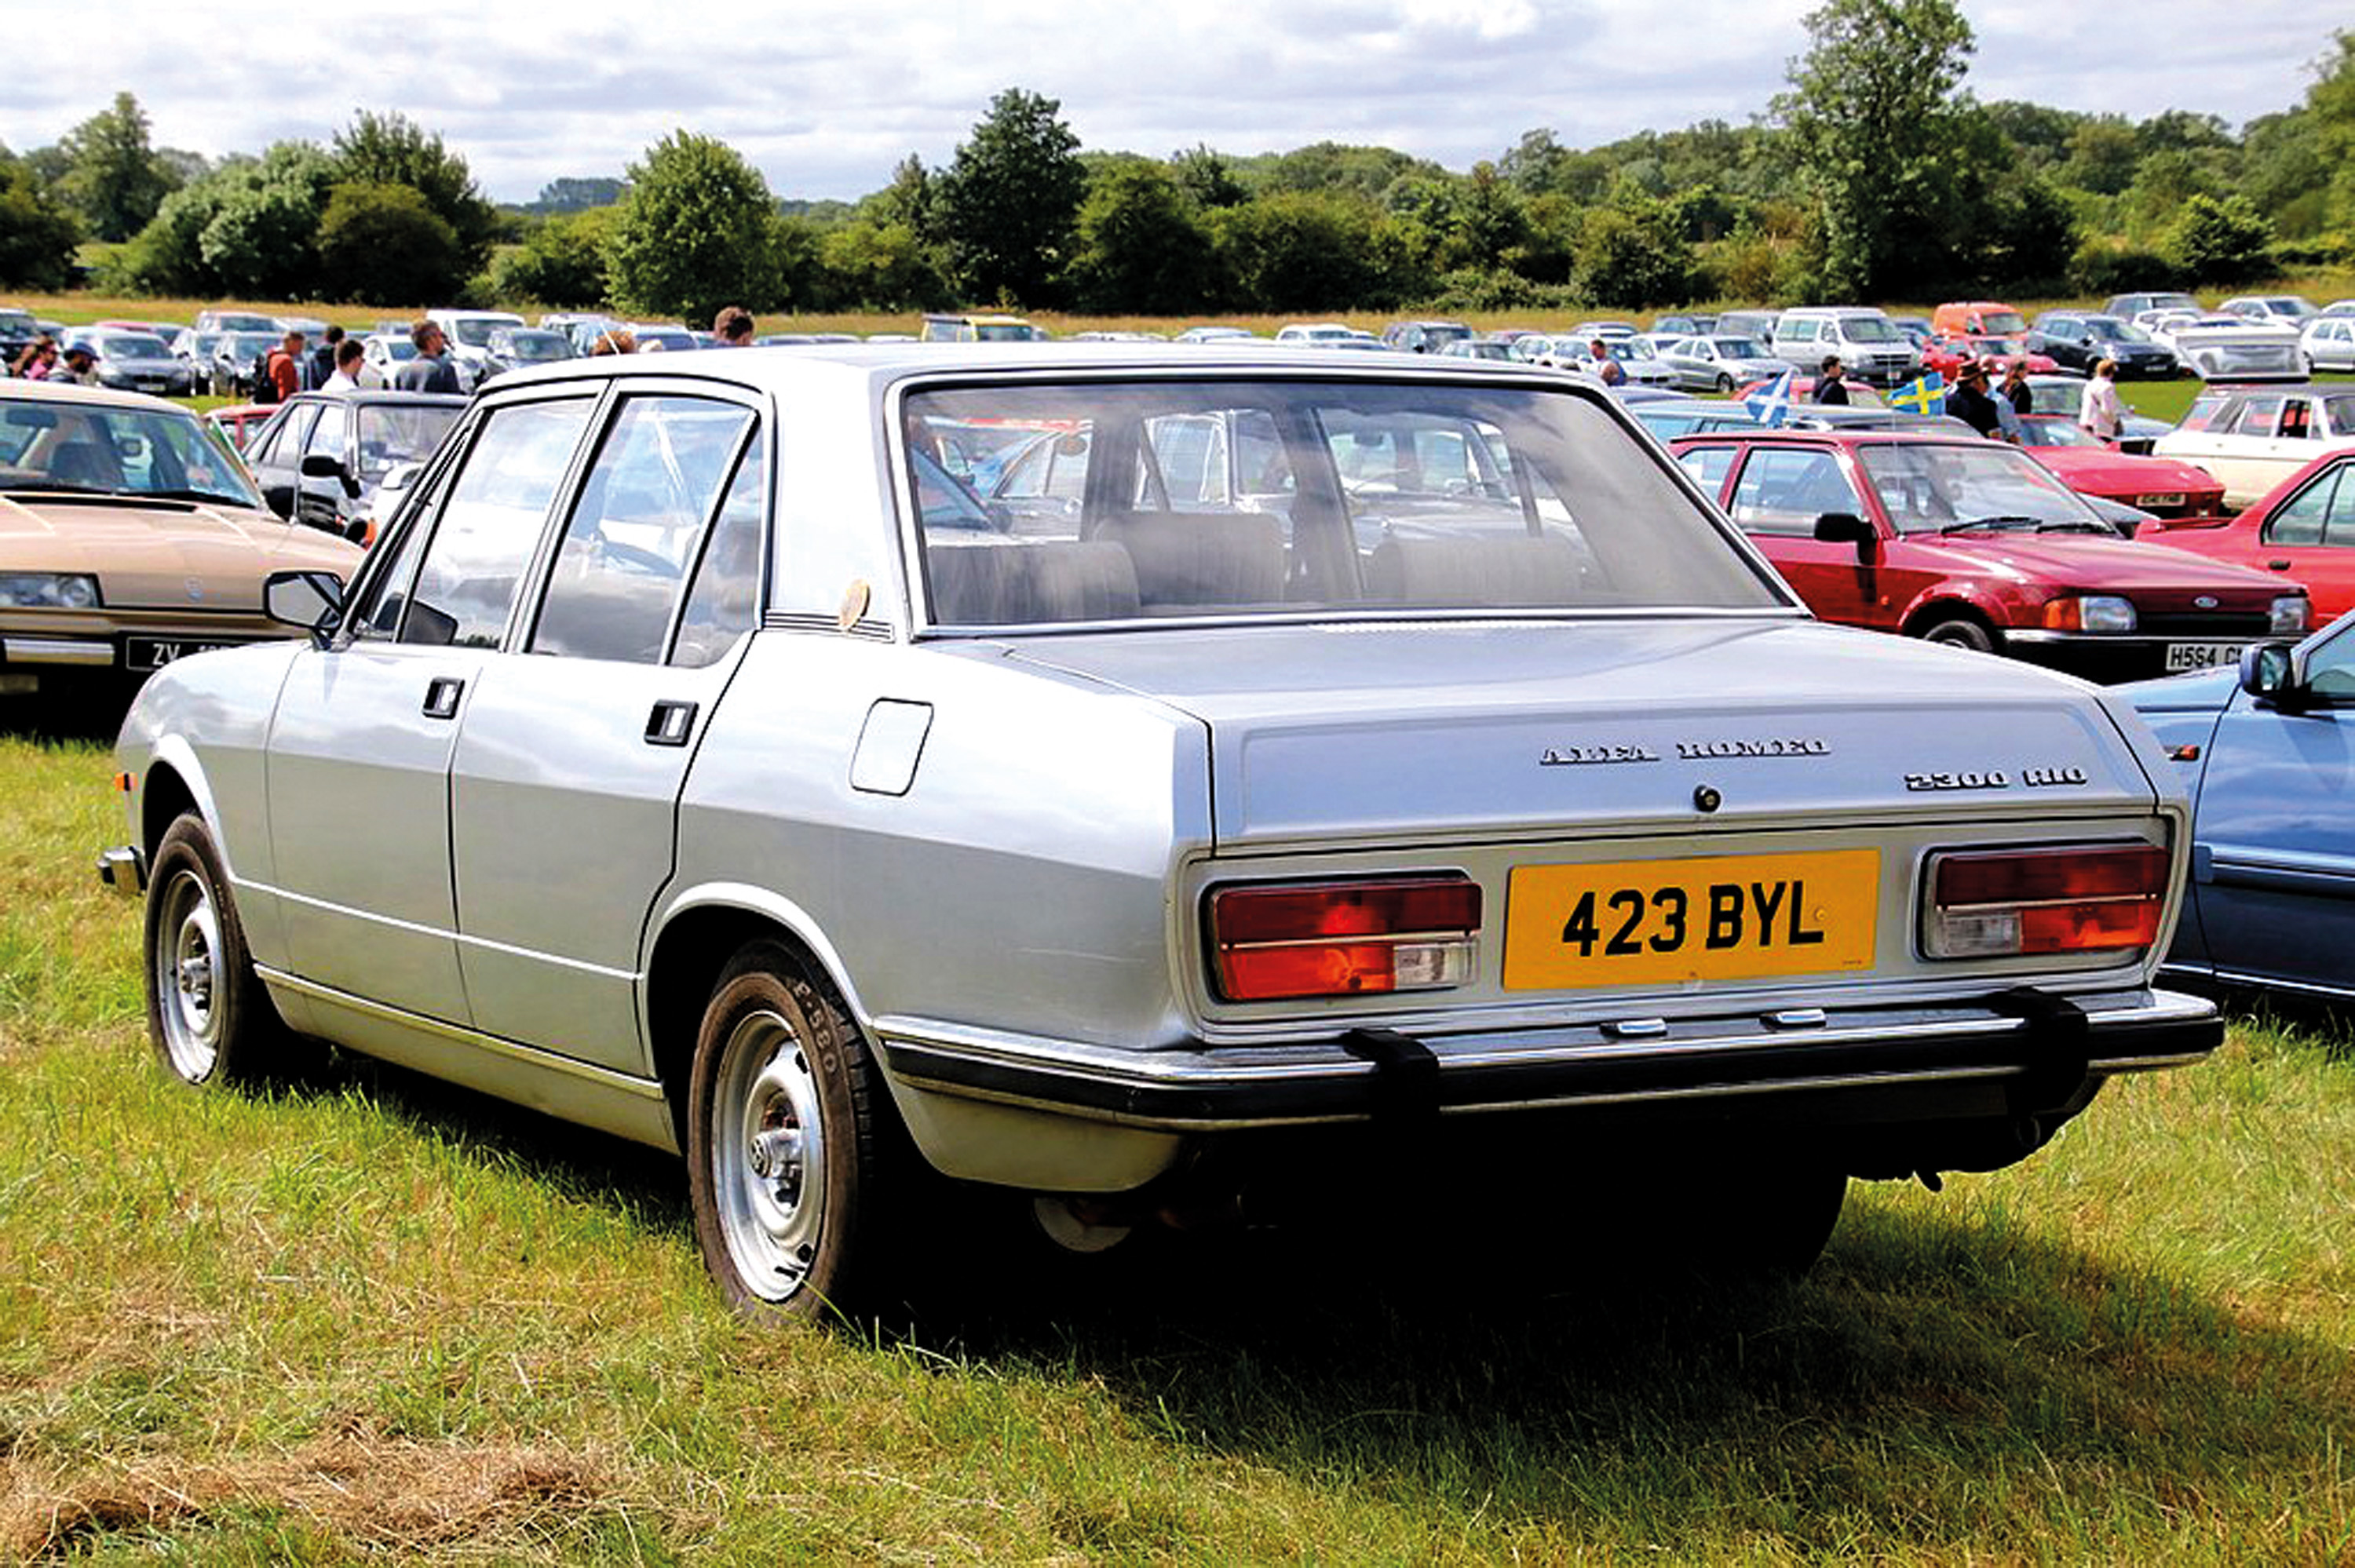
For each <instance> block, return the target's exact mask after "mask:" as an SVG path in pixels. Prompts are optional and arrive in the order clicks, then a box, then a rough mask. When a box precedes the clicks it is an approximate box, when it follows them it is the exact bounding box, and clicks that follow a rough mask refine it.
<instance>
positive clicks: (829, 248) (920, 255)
mask: <svg viewBox="0 0 2355 1568" xmlns="http://www.w3.org/2000/svg"><path fill="white" fill-rule="evenodd" d="M818 263H819V277H820V280H821V284H820V286H821V290H822V291H823V293H824V294H825V295H826V298H827V299H828V301H829V302H834V303H837V304H840V305H844V306H853V307H855V306H864V307H866V308H868V309H869V310H879V311H936V310H943V309H945V308H946V307H947V306H948V305H949V304H950V303H951V302H953V300H954V298H955V293H956V291H955V290H954V289H952V288H951V287H950V286H949V278H948V272H947V270H946V269H944V268H943V266H942V264H941V255H940V251H939V250H938V249H936V248H934V247H932V246H931V245H927V244H926V243H925V242H924V240H923V238H922V236H920V235H918V234H917V232H916V230H915V229H914V228H912V227H911V226H910V225H909V224H906V223H902V222H896V221H892V222H884V221H879V220H877V219H874V218H866V217H858V218H853V219H852V220H851V221H850V222H848V223H846V224H844V225H843V226H842V227H841V228H834V229H829V230H827V231H826V235H825V237H824V238H821V239H820V240H819V241H818Z"/></svg>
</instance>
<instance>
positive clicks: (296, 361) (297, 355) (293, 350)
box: [253, 332, 304, 403]
mask: <svg viewBox="0 0 2355 1568" xmlns="http://www.w3.org/2000/svg"><path fill="white" fill-rule="evenodd" d="M303 343H304V338H303V334H301V333H299V332H290V333H288V334H286V336H285V337H284V338H283V339H282V340H281V341H280V343H279V344H278V346H277V347H276V348H274V349H272V351H271V352H270V355H269V356H268V357H267V358H265V359H263V360H262V362H261V375H262V378H263V379H264V380H266V381H268V382H269V383H270V385H269V386H268V387H255V388H254V389H253V390H254V398H253V400H254V401H255V402H257V403H283V402H284V401H286V399H287V398H289V397H293V396H294V394H295V393H297V392H300V391H301V390H303Z"/></svg>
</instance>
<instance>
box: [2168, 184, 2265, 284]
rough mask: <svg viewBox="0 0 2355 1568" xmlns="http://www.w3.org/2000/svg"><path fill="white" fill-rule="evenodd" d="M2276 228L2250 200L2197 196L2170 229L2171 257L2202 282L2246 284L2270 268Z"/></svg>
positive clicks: (2186, 206) (2188, 275)
mask: <svg viewBox="0 0 2355 1568" xmlns="http://www.w3.org/2000/svg"><path fill="white" fill-rule="evenodd" d="M2273 239H2274V226H2273V224H2272V223H2271V222H2270V221H2268V220H2267V219H2266V217H2264V214H2262V213H2260V212H2259V211H2257V209H2256V208H2255V207H2252V206H2251V205H2250V204H2249V200H2248V198H2247V197H2246V196H2226V197H2225V198H2224V199H2223V200H2222V201H2218V200H2216V199H2215V198H2214V197H2212V196H2192V197H2191V198H2190V200H2188V201H2186V202H2185V203H2184V204H2183V210H2182V212H2181V213H2180V214H2179V215H2178V216H2177V217H2176V220H2175V222H2174V223H2173V224H2172V225H2170V226H2169V228H2168V231H2167V241H2166V244H2165V246H2164V247H2163V249H2164V250H2165V252H2166V254H2167V259H2168V260H2170V261H2172V262H2174V263H2175V265H2176V266H2177V267H2179V268H2180V269H2181V270H2182V271H2183V273H2184V275H2185V276H2187V277H2189V278H2190V279H2192V280H2193V281H2195V282H2200V283H2226V284H2230V283H2245V282H2247V281H2249V280H2250V279H2252V278H2257V277H2262V276H2263V275H2264V272H2265V270H2266V259H2265V247H2266V246H2268V245H2271V244H2272V243H2273Z"/></svg>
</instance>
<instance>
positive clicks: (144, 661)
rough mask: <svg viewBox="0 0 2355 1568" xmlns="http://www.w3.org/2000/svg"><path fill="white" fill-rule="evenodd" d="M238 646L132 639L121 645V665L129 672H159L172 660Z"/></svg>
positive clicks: (192, 640)
mask: <svg viewBox="0 0 2355 1568" xmlns="http://www.w3.org/2000/svg"><path fill="white" fill-rule="evenodd" d="M240 646H242V644H240V643H236V642H208V641H204V640H203V639H202V638H197V637H185V638H184V637H133V638H131V639H130V640H129V641H126V642H125V643H124V644H123V667H124V668H125V669H130V670H160V669H162V668H163V667H164V666H165V665H166V664H168V663H170V662H172V661H173V660H175V659H185V658H186V657H187V656H188V655H189V654H191V653H209V652H212V651H213V650H215V649H217V648H236V647H240Z"/></svg>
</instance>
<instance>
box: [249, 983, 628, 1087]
mask: <svg viewBox="0 0 2355 1568" xmlns="http://www.w3.org/2000/svg"><path fill="white" fill-rule="evenodd" d="M253 968H254V972H255V973H256V974H258V975H260V976H261V980H262V982H263V983H264V984H266V985H270V986H272V987H276V988H280V989H282V990H285V991H292V992H293V993H294V994H295V995H297V996H305V997H312V998H315V999H316V1000H318V1001H326V1002H333V1003H334V1004H335V1005H336V1006H337V1007H345V1008H349V1009H350V1010H351V1011H352V1012H361V1013H366V1014H368V1016H369V1017H371V1018H380V1019H383V1020H384V1021H385V1022H388V1023H398V1024H400V1025H401V1026H402V1027H403V1028H408V1029H416V1030H421V1031H423V1032H424V1033H429V1034H437V1035H440V1036H441V1037H442V1039H444V1040H451V1041H454V1042H456V1043H458V1044H462V1045H472V1046H474V1047H476V1048H477V1049H479V1050H483V1051H487V1052H489V1053H490V1054H493V1055H495V1056H505V1057H506V1058H508V1059H509V1060H511V1061H517V1062H522V1063H525V1064H527V1065H530V1066H534V1067H541V1068H545V1069H547V1070H548V1071H549V1072H552V1073H562V1074H564V1075H566V1076H568V1077H574V1078H580V1079H581V1080H583V1081H584V1082H587V1083H591V1084H594V1085H596V1086H598V1087H599V1088H604V1089H616V1090H619V1091H620V1092H622V1093H623V1094H627V1095H634V1096H636V1097H638V1098H640V1099H645V1100H655V1101H660V1100H662V1099H663V1098H664V1095H663V1087H662V1085H661V1084H659V1083H657V1082H655V1080H654V1079H651V1078H639V1077H633V1076H632V1075H629V1074H627V1073H616V1072H614V1071H613V1069H611V1068H610V1067H599V1066H594V1065H591V1064H590V1063H587V1062H576V1061H574V1060H573V1059H572V1058H571V1057H570V1056H559V1055H558V1054H556V1053H555V1052H553V1051H543V1050H541V1049H540V1048H539V1047H538V1046H537V1045H526V1044H522V1043H521V1042H519V1041H515V1040H507V1039H503V1038H501V1037H500V1036H498V1035H496V1034H485V1033H481V1032H480V1031H477V1030H473V1029H468V1028H466V1027H465V1026H464V1025H463V1024H457V1023H451V1022H445V1021H444V1020H442V1019H439V1018H428V1017H426V1016H425V1015H424V1014H423V1013H421V1012H408V1011H406V1010H405V1009H402V1008H398V1007H387V1006H386V1005H385V1004H384V1003H382V1002H379V1001H369V1000H368V998H366V997H364V996H355V995H353V994H352V993H351V992H350V991H338V990H336V988H335V987H334V986H329V985H321V984H319V983H318V982H317V981H316V980H304V979H303V978H302V977H301V976H300V975H291V974H288V973H287V972H286V971H285V970H284V969H272V968H270V967H269V966H267V965H265V964H256V965H254V966H253Z"/></svg>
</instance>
